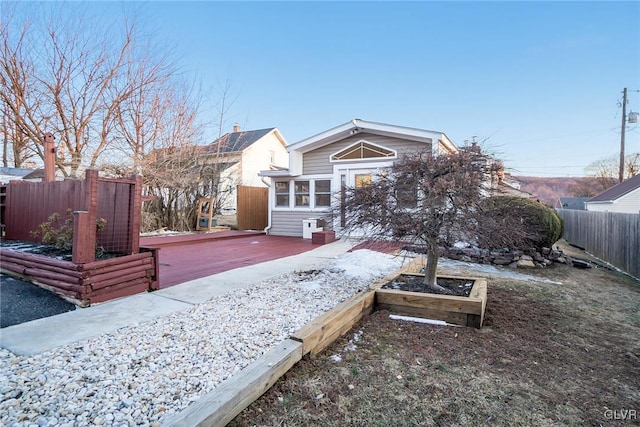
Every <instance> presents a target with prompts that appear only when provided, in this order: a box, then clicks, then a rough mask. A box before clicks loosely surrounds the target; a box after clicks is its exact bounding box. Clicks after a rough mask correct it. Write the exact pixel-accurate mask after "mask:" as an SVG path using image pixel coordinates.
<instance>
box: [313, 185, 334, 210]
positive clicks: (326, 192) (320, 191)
mask: <svg viewBox="0 0 640 427" xmlns="http://www.w3.org/2000/svg"><path fill="white" fill-rule="evenodd" d="M315 190H316V191H315V203H316V207H319V206H331V181H330V180H328V179H323V180H317V181H316V188H315Z"/></svg>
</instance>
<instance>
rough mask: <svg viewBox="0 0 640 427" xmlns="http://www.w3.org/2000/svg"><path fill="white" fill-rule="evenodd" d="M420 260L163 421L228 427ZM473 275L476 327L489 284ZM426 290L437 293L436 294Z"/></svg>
mask: <svg viewBox="0 0 640 427" xmlns="http://www.w3.org/2000/svg"><path fill="white" fill-rule="evenodd" d="M416 265H417V263H416V262H415V261H414V262H412V263H411V264H409V265H408V266H405V267H403V268H401V269H399V270H397V271H395V272H393V273H391V274H390V275H388V276H386V277H385V278H383V279H380V280H378V281H376V282H375V283H374V284H373V285H371V286H370V287H369V288H368V289H366V290H365V291H362V292H359V293H357V294H355V295H353V296H352V297H351V298H349V299H347V300H345V301H343V302H342V303H340V304H338V305H337V306H335V307H334V308H333V309H331V310H329V311H328V312H326V313H324V314H322V315H320V316H318V317H317V318H315V319H313V320H312V321H311V322H309V323H307V324H306V325H305V326H303V327H302V328H300V329H299V330H298V331H297V332H295V333H294V334H292V335H291V336H290V339H287V340H285V341H283V342H282V343H281V344H279V345H278V347H276V348H275V349H273V350H271V351H269V352H267V353H266V354H264V355H263V356H262V357H260V358H259V359H257V360H256V361H255V362H253V363H252V364H251V365H249V366H248V367H247V368H245V369H243V370H242V371H240V372H239V373H238V374H237V375H234V376H233V377H231V378H229V379H228V380H226V381H224V382H223V383H222V384H221V385H219V386H218V387H216V388H215V389H214V390H212V391H211V392H209V393H207V394H205V395H204V396H202V397H201V398H200V399H198V400H197V401H196V402H195V403H193V404H191V405H189V406H188V407H187V408H185V409H184V410H183V411H182V412H179V413H177V414H171V415H168V416H167V417H166V419H165V420H164V421H163V423H162V425H163V426H168V427H187V426H216V427H218V426H220V427H222V426H225V425H226V424H227V423H229V422H230V421H231V420H233V419H234V418H235V417H236V416H237V415H238V414H240V413H241V412H242V411H243V410H244V409H245V408H247V407H248V406H249V405H251V403H253V402H254V401H255V400H256V399H258V398H259V397H260V396H262V394H264V393H265V392H266V391H267V390H269V388H271V387H272V386H273V385H274V384H275V383H276V381H277V380H278V379H279V378H280V377H281V376H282V375H284V374H285V373H286V372H287V371H288V370H289V369H291V368H292V367H293V366H294V365H295V364H296V363H297V362H298V361H300V360H301V359H302V358H303V357H304V356H306V355H310V356H314V355H317V354H318V353H320V352H321V351H322V350H324V349H325V348H327V347H328V346H329V345H330V344H331V343H332V342H334V341H335V340H336V339H338V338H339V337H340V336H342V335H344V334H345V333H347V332H348V331H349V330H351V328H353V326H354V325H355V324H356V323H357V322H358V321H359V320H360V319H362V318H363V317H364V316H367V315H369V314H371V313H372V312H373V310H374V309H376V308H377V307H378V306H379V303H378V295H377V293H378V292H379V291H380V288H381V287H382V286H384V285H385V284H386V283H388V282H390V281H391V280H393V279H395V278H396V277H398V276H399V275H401V274H406V273H407V272H408V271H409V272H416V271H418V270H417V269H416ZM472 280H475V282H474V286H473V288H472V290H471V294H470V296H469V297H464V298H466V299H469V298H471V299H473V300H474V301H475V300H478V301H480V302H481V309H479V308H478V307H477V306H476V305H474V304H471V306H472V307H473V308H471V309H470V310H471V311H473V313H474V314H465V317H464V319H465V321H466V322H469V321H471V323H472V324H471V326H475V324H473V322H474V321H475V322H476V323H478V322H479V324H480V325H481V324H482V321H483V320H484V307H485V305H486V293H487V286H486V281H485V280H477V279H472ZM412 293H415V292H412ZM423 295H432V296H434V295H433V294H423ZM450 298H451V297H450ZM457 298H463V297H457ZM458 305H459V303H456V305H455V306H458ZM467 305H469V304H462V306H465V307H466V306H467ZM381 308H382V307H381ZM476 313H477V314H476ZM470 316H478V318H477V319H476V318H471V317H470ZM461 318H462V317H461ZM473 319H475V320H473ZM476 327H479V326H476Z"/></svg>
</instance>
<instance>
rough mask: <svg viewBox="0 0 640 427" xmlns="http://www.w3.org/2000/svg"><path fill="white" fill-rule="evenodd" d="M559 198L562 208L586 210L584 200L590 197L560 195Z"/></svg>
mask: <svg viewBox="0 0 640 427" xmlns="http://www.w3.org/2000/svg"><path fill="white" fill-rule="evenodd" d="M558 200H559V201H560V206H561V207H562V209H573V210H578V211H584V210H586V209H585V207H584V202H586V201H587V200H589V197H560V198H559V199H558Z"/></svg>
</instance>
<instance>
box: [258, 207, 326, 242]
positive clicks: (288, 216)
mask: <svg viewBox="0 0 640 427" xmlns="http://www.w3.org/2000/svg"><path fill="white" fill-rule="evenodd" d="M325 215H326V214H324V213H322V212H300V211H273V212H272V213H271V230H269V234H273V235H274V236H293V237H302V220H303V219H307V218H319V219H324V220H325V226H324V229H325V230H331V229H332V227H331V226H332V224H331V221H327V218H325Z"/></svg>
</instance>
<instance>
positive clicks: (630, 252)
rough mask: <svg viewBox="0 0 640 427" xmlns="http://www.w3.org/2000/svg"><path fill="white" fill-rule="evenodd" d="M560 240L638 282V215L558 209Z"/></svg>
mask: <svg viewBox="0 0 640 427" xmlns="http://www.w3.org/2000/svg"><path fill="white" fill-rule="evenodd" d="M558 214H559V215H560V217H561V218H562V220H563V222H564V232H563V236H562V237H564V239H565V240H566V241H567V242H569V243H572V244H574V245H577V246H580V247H583V248H585V250H586V251H588V252H590V253H591V254H593V255H595V256H597V257H598V258H600V259H603V260H605V261H607V262H608V263H610V264H612V265H614V266H616V267H618V268H620V269H621V270H623V271H625V272H626V273H628V274H630V275H632V276H634V277H637V278H640V215H639V214H625V213H616V212H590V211H578V210H571V209H559V210H558Z"/></svg>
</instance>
